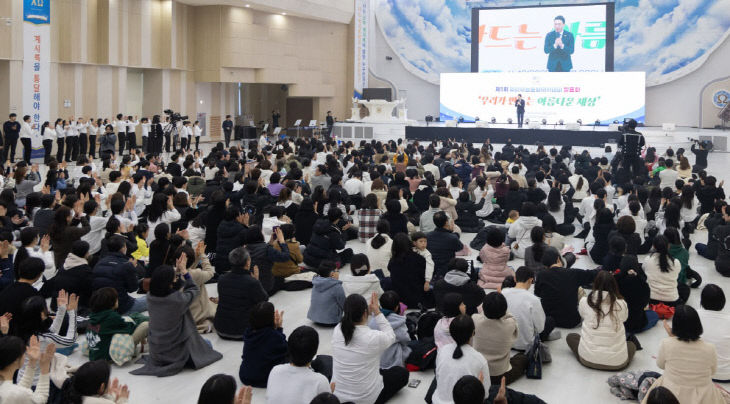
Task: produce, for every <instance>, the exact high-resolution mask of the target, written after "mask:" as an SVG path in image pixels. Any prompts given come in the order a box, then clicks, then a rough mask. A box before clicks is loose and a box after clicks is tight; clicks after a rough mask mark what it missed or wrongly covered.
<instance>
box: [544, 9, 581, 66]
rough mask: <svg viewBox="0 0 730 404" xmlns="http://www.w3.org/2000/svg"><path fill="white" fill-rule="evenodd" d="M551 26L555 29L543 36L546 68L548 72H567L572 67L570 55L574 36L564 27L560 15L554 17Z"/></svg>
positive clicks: (563, 21) (572, 50) (563, 20)
mask: <svg viewBox="0 0 730 404" xmlns="http://www.w3.org/2000/svg"><path fill="white" fill-rule="evenodd" d="M553 26H554V27H555V29H554V30H553V31H550V32H548V34H547V35H546V36H545V53H547V54H548V55H549V56H548V62H547V69H548V71H549V72H569V71H570V69H572V68H573V62H572V60H571V58H570V55H572V54H573V52H574V50H575V38H574V37H573V34H571V33H570V32H568V31H566V30H565V29H564V28H565V18H564V17H563V16H562V15H559V16H557V17H555V19H554V20H553Z"/></svg>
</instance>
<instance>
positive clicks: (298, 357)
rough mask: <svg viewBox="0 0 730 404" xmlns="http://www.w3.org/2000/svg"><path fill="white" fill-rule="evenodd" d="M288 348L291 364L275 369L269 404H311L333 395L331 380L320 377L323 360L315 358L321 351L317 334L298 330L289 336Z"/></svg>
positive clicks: (269, 386) (305, 328) (304, 328)
mask: <svg viewBox="0 0 730 404" xmlns="http://www.w3.org/2000/svg"><path fill="white" fill-rule="evenodd" d="M287 345H288V347H289V357H290V359H291V362H290V363H287V364H283V365H277V366H274V368H273V369H271V372H270V373H269V381H268V382H267V384H266V402H267V403H269V404H282V403H290V404H309V402H310V401H312V399H313V398H314V397H316V396H317V395H319V394H321V393H329V392H330V384H329V381H328V380H327V377H325V376H324V375H323V374H320V373H317V371H319V370H320V369H321V368H320V366H321V362H320V361H321V360H322V359H321V358H319V357H317V358H316V359H315V358H314V356H315V355H316V354H317V348H318V347H319V335H318V334H317V331H316V330H315V329H314V328H312V327H309V326H306V325H303V326H300V327H297V328H296V329H295V330H294V331H292V333H291V334H289V339H288V341H287ZM315 369H317V370H315ZM322 370H324V369H322Z"/></svg>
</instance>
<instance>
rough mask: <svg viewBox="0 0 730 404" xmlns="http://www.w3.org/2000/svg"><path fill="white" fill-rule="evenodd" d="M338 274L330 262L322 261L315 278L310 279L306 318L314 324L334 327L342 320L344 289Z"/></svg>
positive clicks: (333, 264)
mask: <svg viewBox="0 0 730 404" xmlns="http://www.w3.org/2000/svg"><path fill="white" fill-rule="evenodd" d="M339 278H340V272H339V271H338V270H337V267H336V266H335V263H334V262H332V261H326V260H325V261H322V262H321V263H320V264H319V267H318V268H317V276H315V277H314V279H312V296H311V298H310V301H309V310H308V311H307V318H308V319H310V320H312V321H313V322H314V323H315V324H319V325H324V326H330V327H334V326H336V325H337V324H338V323H339V322H340V319H341V318H342V311H343V307H344V305H345V289H344V288H343V287H342V281H340V280H339Z"/></svg>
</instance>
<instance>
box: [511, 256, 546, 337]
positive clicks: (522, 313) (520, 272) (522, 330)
mask: <svg viewBox="0 0 730 404" xmlns="http://www.w3.org/2000/svg"><path fill="white" fill-rule="evenodd" d="M534 281H535V271H533V270H532V269H531V268H528V267H525V266H522V267H519V268H517V271H515V282H516V284H515V286H514V287H512V288H503V289H502V294H503V295H504V298H505V299H507V310H508V311H509V313H510V314H512V316H513V317H514V318H515V319H516V320H517V331H518V336H517V340H516V341H515V342H514V344H513V345H512V348H514V349H517V350H520V351H527V350H529V349H530V348H531V347H532V344H533V342H534V341H535V335H540V336H541V338H540V339H542V340H546V339H547V336H548V335H550V332H551V331H552V330H553V329H554V328H555V320H553V319H552V318H548V317H546V316H545V311H544V310H543V308H542V304H541V303H540V298H539V297H537V296H535V295H534V294H533V293H531V292H530V286H532V284H533V282H534ZM543 337H544V338H543Z"/></svg>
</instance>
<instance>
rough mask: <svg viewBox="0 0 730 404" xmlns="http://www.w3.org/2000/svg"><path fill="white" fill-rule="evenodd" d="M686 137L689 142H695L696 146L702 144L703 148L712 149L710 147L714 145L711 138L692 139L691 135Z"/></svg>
mask: <svg viewBox="0 0 730 404" xmlns="http://www.w3.org/2000/svg"><path fill="white" fill-rule="evenodd" d="M687 139H688V140H689V141H690V142H693V143H696V144H697V145H698V146H702V148H703V149H705V150H709V151H712V148H713V147H714V145H713V144H712V141H711V140H700V139H694V138H691V137H688V138H687Z"/></svg>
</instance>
